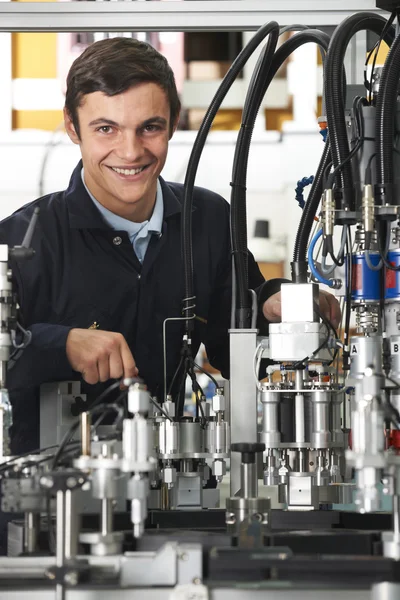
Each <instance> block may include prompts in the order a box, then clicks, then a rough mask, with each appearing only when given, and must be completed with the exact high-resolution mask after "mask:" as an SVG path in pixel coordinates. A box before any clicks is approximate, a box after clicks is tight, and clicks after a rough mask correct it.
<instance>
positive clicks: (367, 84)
mask: <svg viewBox="0 0 400 600" xmlns="http://www.w3.org/2000/svg"><path fill="white" fill-rule="evenodd" d="M395 18H396V13H395V12H393V13H392V14H391V16H390V17H389V19H388V20H387V22H386V26H385V27H384V29H383V31H382V33H381V35H380V36H379V39H378V41H377V42H376V43H375V45H374V47H373V48H372V50H371V51H370V52H369V53H368V56H367V60H366V61H365V67H367V66H368V63H369V60H370V58H371V56H372V54H373V53H374V52H375V56H374V60H373V62H372V67H371V76H370V79H369V82H368V80H367V77H366V69H365V71H364V85H365V87H366V88H367V90H368V92H369V103H370V104H372V92H373V90H372V84H373V79H374V71H375V65H376V60H377V58H378V53H379V50H380V47H381V44H382V42H383V38H384V36H385V34H386V32H387V31H389V29H390V27H391V25H392V24H393V21H394V20H395Z"/></svg>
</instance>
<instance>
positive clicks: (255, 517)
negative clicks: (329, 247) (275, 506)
mask: <svg viewBox="0 0 400 600" xmlns="http://www.w3.org/2000/svg"><path fill="white" fill-rule="evenodd" d="M262 520H263V516H262V514H260V513H255V514H254V515H253V521H260V522H261V521H262Z"/></svg>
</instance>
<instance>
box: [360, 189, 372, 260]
mask: <svg viewBox="0 0 400 600" xmlns="http://www.w3.org/2000/svg"><path fill="white" fill-rule="evenodd" d="M374 202H375V201H374V193H373V189H372V185H370V184H367V185H364V191H363V197H362V200H361V211H362V222H363V228H364V232H365V248H366V250H369V248H370V240H371V234H372V233H373V231H374V224H375V204H374ZM368 234H369V235H368ZM367 241H368V248H367Z"/></svg>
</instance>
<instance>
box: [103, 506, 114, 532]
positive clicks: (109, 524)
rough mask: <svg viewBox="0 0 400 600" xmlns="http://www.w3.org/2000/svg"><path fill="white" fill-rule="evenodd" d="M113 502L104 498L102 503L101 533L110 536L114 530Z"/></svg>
mask: <svg viewBox="0 0 400 600" xmlns="http://www.w3.org/2000/svg"><path fill="white" fill-rule="evenodd" d="M112 502H113V501H112V500H108V499H106V498H104V499H103V500H102V501H101V533H102V535H108V534H109V533H111V531H112V529H113V506H112Z"/></svg>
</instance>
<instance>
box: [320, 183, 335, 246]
mask: <svg viewBox="0 0 400 600" xmlns="http://www.w3.org/2000/svg"><path fill="white" fill-rule="evenodd" d="M335 208H336V203H335V199H334V197H333V190H332V189H331V188H328V189H326V190H324V193H323V196H322V228H323V232H324V238H325V237H327V236H333V229H334V227H335Z"/></svg>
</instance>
